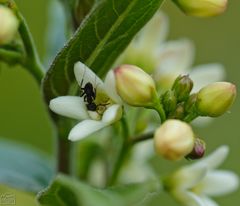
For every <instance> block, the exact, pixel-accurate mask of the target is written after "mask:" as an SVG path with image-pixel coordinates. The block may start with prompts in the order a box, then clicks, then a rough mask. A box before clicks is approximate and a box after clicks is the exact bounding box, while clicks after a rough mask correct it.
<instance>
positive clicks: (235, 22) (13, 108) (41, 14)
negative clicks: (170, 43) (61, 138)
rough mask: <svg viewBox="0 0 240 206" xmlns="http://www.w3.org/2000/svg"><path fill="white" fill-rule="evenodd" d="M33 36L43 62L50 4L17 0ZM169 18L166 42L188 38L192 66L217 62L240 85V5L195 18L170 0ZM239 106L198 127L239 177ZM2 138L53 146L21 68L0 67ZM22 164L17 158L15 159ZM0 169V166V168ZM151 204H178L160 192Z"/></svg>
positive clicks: (20, 198) (21, 205)
mask: <svg viewBox="0 0 240 206" xmlns="http://www.w3.org/2000/svg"><path fill="white" fill-rule="evenodd" d="M16 2H17V4H18V5H19V7H20V9H21V11H22V13H23V14H24V16H25V17H26V20H27V22H28V24H29V26H30V29H31V31H32V33H33V36H34V39H35V42H36V45H37V49H38V51H39V53H40V55H41V58H42V60H43V58H44V55H45V53H46V50H47V47H46V40H45V37H46V36H47V25H48V20H47V16H48V5H49V2H50V0H34V1H33V0H16ZM162 10H164V11H165V12H166V13H167V14H168V16H169V19H170V34H169V37H168V39H172V40H173V39H179V38H183V37H187V38H190V39H192V40H193V42H194V43H195V46H196V60H195V64H196V65H197V64H204V63H210V62H220V63H222V64H223V65H224V66H225V67H226V69H227V80H228V81H231V82H233V83H235V84H236V85H237V87H238V89H239V86H240V83H239V82H240V26H239V20H240V1H239V0H229V7H228V9H227V11H226V13H224V14H223V15H222V16H219V17H214V18H209V19H198V18H193V17H189V16H186V15H184V14H183V13H182V12H181V11H180V10H179V9H178V8H177V7H176V6H175V5H174V4H173V3H172V2H171V1H170V0H168V1H166V2H165V4H164V6H163V7H162ZM239 115H240V104H239V98H237V100H236V102H235V104H234V106H233V107H232V108H231V111H230V112H229V113H227V114H225V115H223V116H222V117H220V118H218V119H216V120H214V121H213V122H212V123H211V124H210V125H208V126H207V127H204V128H196V129H195V130H196V132H197V134H198V135H199V136H201V137H202V138H204V139H205V140H206V141H207V149H208V150H207V152H208V153H209V152H210V151H212V150H214V149H215V148H216V147H218V146H220V145H223V144H227V145H229V146H230V148H231V151H230V155H229V157H228V159H227V161H226V162H225V163H224V165H223V166H222V168H226V169H229V170H233V171H234V172H236V173H237V174H238V175H240V165H239V158H240V146H239V145H240V127H239V121H240V117H239ZM0 137H5V138H7V139H13V140H15V141H18V142H21V143H26V144H28V145H31V146H34V147H36V148H38V149H40V150H42V151H43V152H46V153H47V154H49V155H52V152H53V150H52V146H53V143H54V140H53V133H52V128H51V124H50V121H49V118H48V115H47V113H46V112H45V107H44V105H43V103H42V102H41V94H40V93H39V88H38V86H37V84H36V83H35V81H34V79H33V78H32V77H31V76H30V75H29V74H28V73H27V72H26V71H24V70H22V69H21V68H19V67H14V68H9V67H6V65H3V64H1V63H0ZM19 161H21V160H19ZM172 167H176V166H175V165H173V163H169V162H167V161H164V160H162V161H161V162H159V168H160V170H161V169H162V172H163V173H167V172H168V171H169V170H171V169H172ZM0 169H1V165H0ZM2 191H10V192H11V193H14V194H16V205H17V206H26V205H27V206H33V205H36V203H35V199H34V197H32V196H31V195H30V194H24V193H22V192H18V191H16V190H11V189H10V188H6V187H2V186H1V187H0V193H1V192H2ZM217 201H218V202H219V204H220V205H222V206H229V205H231V206H235V205H238V204H239V201H240V190H239V191H237V192H235V193H232V194H231V195H228V196H224V197H219V198H217ZM152 205H162V206H175V205H178V204H176V203H175V201H174V200H172V199H171V197H169V196H168V195H165V194H163V195H162V196H161V197H159V199H156V201H155V202H153V203H152Z"/></svg>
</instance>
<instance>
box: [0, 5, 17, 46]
mask: <svg viewBox="0 0 240 206" xmlns="http://www.w3.org/2000/svg"><path fill="white" fill-rule="evenodd" d="M17 29H18V19H17V17H16V16H15V15H14V13H13V12H12V11H11V10H10V9H9V8H8V7H5V6H1V5H0V45H2V44H7V43H9V42H11V41H12V40H13V38H14V36H15V34H16V32H17Z"/></svg>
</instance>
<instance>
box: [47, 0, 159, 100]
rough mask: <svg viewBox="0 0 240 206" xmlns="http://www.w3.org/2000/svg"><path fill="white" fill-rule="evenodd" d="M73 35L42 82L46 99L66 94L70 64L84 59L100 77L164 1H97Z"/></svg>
mask: <svg viewBox="0 0 240 206" xmlns="http://www.w3.org/2000/svg"><path fill="white" fill-rule="evenodd" d="M97 2H98V3H96V4H95V6H94V7H93V9H92V10H91V12H90V14H89V15H88V16H87V18H86V19H85V20H84V21H83V22H82V24H81V26H80V27H79V29H78V30H77V31H76V33H75V35H74V36H73V38H72V39H71V40H70V41H69V42H68V43H67V44H66V46H65V47H64V48H63V49H62V51H61V52H60V53H59V54H58V55H57V57H56V58H55V60H54V62H53V64H52V65H51V67H50V69H49V71H48V72H47V75H46V77H45V79H44V81H43V91H44V95H45V99H46V102H47V103H48V102H49V101H50V100H51V99H53V98H55V97H56V96H63V95H67V94H69V92H70V90H71V86H72V84H73V83H74V82H75V79H74V75H73V66H74V63H76V62H77V61H81V62H84V63H85V64H86V65H88V66H89V67H90V68H91V69H93V70H94V71H95V72H96V73H97V74H98V75H99V76H103V75H104V74H105V73H106V72H107V71H108V70H109V68H110V67H111V65H112V63H113V62H114V61H115V60H116V58H117V57H118V56H119V55H120V54H121V52H122V51H123V50H124V49H125V48H126V46H127V45H128V44H129V42H130V41H131V39H132V38H133V37H134V35H135V34H136V33H137V32H138V31H139V30H140V29H141V28H142V27H143V26H144V25H145V24H146V23H147V21H148V20H150V18H151V17H152V16H153V15H154V13H155V12H156V11H157V10H158V8H159V7H160V5H161V3H162V2H163V0H101V1H97Z"/></svg>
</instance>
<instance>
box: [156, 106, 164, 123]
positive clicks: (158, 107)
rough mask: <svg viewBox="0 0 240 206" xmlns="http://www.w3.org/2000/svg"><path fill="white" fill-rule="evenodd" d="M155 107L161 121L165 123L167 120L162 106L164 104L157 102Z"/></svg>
mask: <svg viewBox="0 0 240 206" xmlns="http://www.w3.org/2000/svg"><path fill="white" fill-rule="evenodd" d="M154 109H155V110H156V111H157V113H158V115H159V116H160V118H161V123H163V122H164V121H165V120H166V114H165V111H164V109H163V107H162V104H161V103H160V102H158V103H157V104H155V105H154Z"/></svg>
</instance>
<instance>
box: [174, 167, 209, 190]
mask: <svg viewBox="0 0 240 206" xmlns="http://www.w3.org/2000/svg"><path fill="white" fill-rule="evenodd" d="M206 173H207V165H204V164H198V165H195V164H192V165H190V166H185V167H182V168H181V169H180V170H178V171H177V172H176V173H175V174H173V176H172V179H171V183H172V184H173V187H175V188H178V189H182V190H186V189H190V188H192V187H194V186H195V185H196V184H198V183H199V182H200V181H201V180H202V179H203V178H204V176H205V175H206Z"/></svg>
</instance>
